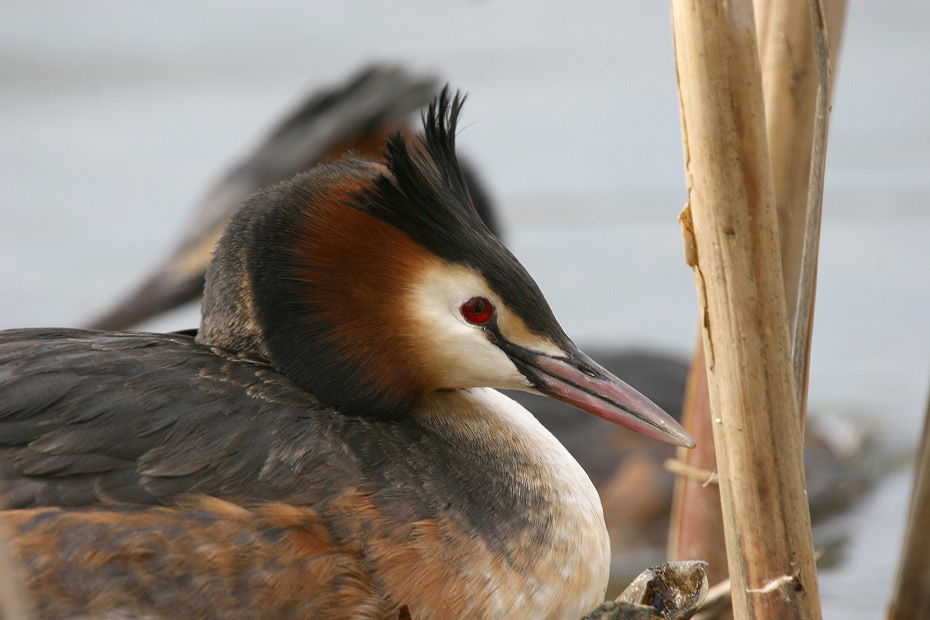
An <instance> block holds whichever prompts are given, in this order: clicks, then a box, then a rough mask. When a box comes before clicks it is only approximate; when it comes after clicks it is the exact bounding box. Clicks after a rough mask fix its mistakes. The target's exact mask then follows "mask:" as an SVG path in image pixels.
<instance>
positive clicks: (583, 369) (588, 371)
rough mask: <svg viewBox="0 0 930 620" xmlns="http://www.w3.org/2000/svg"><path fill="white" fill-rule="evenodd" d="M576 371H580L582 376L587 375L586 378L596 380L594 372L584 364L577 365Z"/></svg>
mask: <svg viewBox="0 0 930 620" xmlns="http://www.w3.org/2000/svg"><path fill="white" fill-rule="evenodd" d="M578 370H580V371H581V372H583V373H584V374H586V375H588V376H589V377H591V378H592V379H596V378H597V373H596V372H594V371H593V370H591V369H590V368H588V367H587V366H585V365H584V364H578Z"/></svg>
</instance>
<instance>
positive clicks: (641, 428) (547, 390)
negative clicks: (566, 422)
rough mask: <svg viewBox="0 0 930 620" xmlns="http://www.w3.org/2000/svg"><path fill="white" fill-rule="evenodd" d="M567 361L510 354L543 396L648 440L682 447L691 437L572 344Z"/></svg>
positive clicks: (521, 351) (529, 353)
mask: <svg viewBox="0 0 930 620" xmlns="http://www.w3.org/2000/svg"><path fill="white" fill-rule="evenodd" d="M569 353H570V357H551V356H548V355H544V354H541V353H537V352H534V351H530V350H528V349H523V348H518V347H514V348H513V349H511V350H510V355H511V357H512V358H515V361H517V362H518V366H519V367H522V370H523V371H524V374H526V375H527V376H528V378H529V379H530V381H532V382H533V384H534V385H535V386H536V389H537V390H538V391H540V392H541V393H543V394H545V395H546V396H550V397H552V398H555V399H556V400H560V401H562V402H564V403H568V404H569V405H572V406H573V407H578V408H579V409H581V410H583V411H587V412H588V413H592V414H594V415H596V416H598V417H599V418H604V419H605V420H607V421H609V422H613V423H614V424H618V425H620V426H623V427H625V428H628V429H630V430H632V431H636V432H637V433H640V434H642V435H645V436H647V437H652V438H654V439H660V440H662V441H666V442H668V443H672V444H675V445H678V446H685V447H686V448H693V447H694V446H695V443H694V439H692V437H691V435H689V434H688V431H686V430H685V429H684V428H683V427H682V426H681V424H679V423H678V422H677V421H675V418H673V417H672V416H670V415H669V414H667V413H665V412H664V411H662V409H660V408H659V406H658V405H656V404H655V403H653V402H652V401H651V400H649V399H648V398H646V397H645V396H643V395H642V394H640V393H639V392H637V391H636V390H634V389H633V388H632V387H630V386H629V385H627V384H626V383H624V382H623V381H621V380H620V379H618V378H617V377H615V376H614V375H613V374H611V373H610V372H609V371H608V370H606V369H605V368H604V367H602V366H601V365H600V364H598V363H597V362H595V361H594V360H592V359H591V358H590V357H588V356H587V355H585V354H584V353H583V352H582V351H580V350H579V349H578V348H577V347H575V346H574V345H571V350H570V351H569Z"/></svg>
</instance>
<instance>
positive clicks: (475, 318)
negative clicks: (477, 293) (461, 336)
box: [462, 297, 494, 325]
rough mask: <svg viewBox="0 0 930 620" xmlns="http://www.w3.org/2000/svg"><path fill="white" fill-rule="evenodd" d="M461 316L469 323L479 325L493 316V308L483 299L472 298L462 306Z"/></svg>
mask: <svg viewBox="0 0 930 620" xmlns="http://www.w3.org/2000/svg"><path fill="white" fill-rule="evenodd" d="M462 316H463V317H465V320H466V321H468V322H469V323H475V324H477V325H481V324H482V323H487V322H488V321H490V320H491V317H492V316H494V306H492V305H491V302H490V301H488V300H487V299H485V298H484V297H472V298H471V299H469V300H468V301H466V302H465V303H464V304H462Z"/></svg>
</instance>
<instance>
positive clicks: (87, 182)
mask: <svg viewBox="0 0 930 620" xmlns="http://www.w3.org/2000/svg"><path fill="white" fill-rule="evenodd" d="M927 40H930V4H928V3H926V2H925V1H924V0H894V1H890V2H868V1H859V2H856V1H855V0H853V1H852V2H850V7H849V12H848V15H847V23H846V31H845V36H844V41H843V48H842V53H841V57H840V59H839V66H838V76H837V81H836V88H835V92H834V106H833V115H832V120H831V133H830V143H829V157H828V164H827V181H826V191H825V198H824V220H823V235H822V243H821V255H820V256H821V260H820V269H819V283H818V291H817V315H816V322H815V331H814V341H813V353H812V369H811V382H810V411H811V417H812V418H816V417H817V416H818V415H823V416H827V415H829V416H838V417H842V418H843V419H845V420H849V421H851V422H852V423H853V424H854V425H856V426H857V427H858V428H866V429H868V430H870V431H871V432H874V433H875V434H876V436H877V437H878V441H879V444H880V445H881V449H882V450H884V451H886V452H888V453H903V454H905V455H907V454H908V453H909V452H912V451H913V449H914V447H915V444H916V440H917V437H918V436H919V434H920V429H921V425H922V421H923V412H924V409H925V406H926V402H927V401H926V399H927V390H928V378H930V103H928V101H930V80H927V76H928V75H930V53H928V52H927V46H926V41H927ZM373 61H396V62H402V63H404V64H405V65H407V66H409V67H412V68H414V69H416V70H421V71H428V72H432V73H434V74H436V75H439V76H441V77H443V78H444V79H447V80H449V81H450V82H451V83H452V84H453V85H454V86H456V87H459V88H462V89H463V90H465V91H467V92H468V93H469V95H470V98H469V102H468V104H467V108H466V113H465V122H464V125H463V129H462V132H461V134H460V136H459V144H460V148H461V150H462V151H463V152H464V153H465V154H467V156H468V157H470V159H471V160H472V161H473V162H474V163H475V165H476V166H477V167H478V169H479V170H480V172H481V173H482V176H483V177H485V178H486V179H487V182H488V185H489V187H490V189H491V191H492V193H493V195H494V198H495V199H496V202H497V203H498V204H499V205H500V208H501V210H502V219H503V223H504V225H505V228H506V231H507V239H506V240H507V242H508V243H509V245H510V246H511V247H512V249H513V250H514V252H515V253H516V254H517V255H518V256H519V257H520V258H521V259H522V260H523V262H524V263H525V264H526V266H527V268H528V269H529V271H530V272H531V273H533V274H534V276H535V277H536V278H537V280H538V281H539V283H540V287H541V288H542V289H543V291H545V292H546V293H547V296H548V298H549V301H550V303H551V305H552V307H553V309H554V310H555V312H556V314H557V315H558V316H559V317H560V319H561V321H562V323H563V326H564V327H565V328H566V331H567V332H568V333H569V334H570V335H572V336H573V338H574V339H575V340H576V341H577V342H579V343H581V344H583V345H584V344H589V343H603V344H616V345H636V346H643V347H649V348H653V349H659V350H663V351H669V352H674V353H679V354H681V355H683V356H684V355H688V354H689V352H690V350H691V347H692V344H693V340H694V335H695V329H696V311H695V293H694V285H693V280H692V276H691V273H690V270H689V269H688V268H687V267H686V265H685V264H684V260H683V257H682V249H681V240H680V232H679V230H678V225H677V222H676V216H677V213H678V211H679V210H680V209H681V207H682V206H683V204H684V202H685V198H686V197H685V189H684V181H683V174H682V157H681V138H680V130H679V113H678V95H677V89H676V82H675V66H674V54H673V48H672V35H671V24H670V16H669V8H668V5H667V4H666V3H662V2H637V3H620V2H614V3H605V2H593V1H581V2H571V3H568V2H556V1H554V0H545V1H540V0H536V1H534V2H531V1H529V0H511V1H508V2H503V1H501V0H474V1H460V2H457V3H427V2H423V1H415V0H399V1H396V2H390V3H387V2H378V1H377V0H364V1H358V2H351V3H350V2H341V3H334V2H307V3H293V2H287V1H285V0H272V1H269V2H264V3H260V4H259V3H254V4H253V3H245V2H241V3H211V2H207V3H187V2H181V1H179V0H175V1H172V2H159V3H126V2H118V1H115V0H113V1H107V2H101V1H93V2H84V3H69V2H64V1H47V2H41V3H38V2H27V1H25V0H22V1H12V0H7V1H5V2H3V3H0V328H8V327H23V326H40V325H78V324H80V323H81V322H83V321H85V320H87V319H88V318H90V317H91V316H92V315H93V314H94V313H95V312H96V311H99V310H101V309H103V308H104V307H105V306H106V305H107V303H108V302H109V301H111V300H113V299H115V298H116V297H117V296H118V295H119V294H121V293H123V292H125V291H126V290H127V289H128V288H129V287H130V286H131V285H132V284H133V283H134V282H136V281H137V280H138V279H139V278H140V277H141V276H143V275H144V274H145V273H146V271H147V269H148V268H149V267H150V266H151V265H152V264H153V263H154V262H155V261H156V260H157V259H159V258H161V257H162V256H163V255H164V254H166V253H167V252H168V250H169V249H170V246H171V243H172V241H173V240H174V239H176V238H177V237H178V234H179V232H180V231H181V230H182V228H183V226H184V222H185V218H186V217H187V215H188V214H189V212H190V209H191V207H192V206H193V204H194V203H195V201H196V199H197V198H198V197H199V196H200V195H201V193H202V192H204V191H205V188H206V184H207V182H208V181H209V180H210V179H211V178H212V177H213V175H215V174H216V172H217V171H218V170H220V169H221V168H222V167H223V166H225V165H227V164H229V163H231V162H232V161H234V160H235V158H236V157H237V155H238V154H239V153H242V152H243V151H244V150H245V149H246V148H247V147H248V146H249V145H250V144H252V143H253V142H254V141H255V140H257V139H258V137H259V136H260V135H261V134H262V131H263V130H264V129H265V128H266V127H267V126H268V124H269V123H270V122H271V120H272V119H273V118H275V117H276V116H277V115H279V114H280V113H282V112H284V111H285V110H287V109H288V108H289V107H290V106H291V105H294V104H295V103H296V102H297V101H298V99H299V97H300V96H302V95H303V94H305V93H307V92H309V91H310V90H311V89H312V88H314V87H315V86H320V85H324V84H332V83H336V82H339V81H340V80H342V79H344V78H345V76H347V75H348V74H349V73H350V72H352V71H354V70H356V69H358V68H359V67H361V66H362V65H363V64H365V63H367V62H373ZM196 322H197V311H196V309H195V308H188V309H184V310H181V311H178V312H176V313H173V314H172V315H170V316H168V317H166V318H163V319H159V320H157V321H154V322H152V323H151V324H149V325H146V326H145V327H146V328H149V329H154V330H165V329H175V328H184V327H191V326H194V325H195V324H196ZM909 490H910V471H909V469H908V467H904V468H902V469H899V470H897V472H896V473H894V474H892V475H890V476H889V477H887V478H886V479H885V480H884V482H882V483H881V484H880V485H879V486H878V487H877V488H876V489H874V490H873V491H872V492H871V493H870V494H869V495H868V496H867V497H866V498H865V500H864V501H863V502H862V503H861V504H860V505H859V506H858V508H857V509H856V510H854V511H853V512H852V513H851V514H848V515H846V516H845V517H843V518H842V519H841V521H840V523H839V525H838V526H837V527H840V528H841V529H843V530H844V531H845V532H847V534H848V536H849V540H850V544H849V546H848V547H847V550H846V552H845V556H844V559H843V560H842V561H841V562H840V563H839V565H838V566H837V567H835V568H831V569H824V570H822V571H821V573H820V580H821V593H822V599H823V606H824V611H825V616H826V617H828V618H882V617H884V614H885V609H886V606H887V601H888V598H889V595H890V592H891V587H892V583H893V578H894V571H895V566H896V562H897V557H898V554H899V552H900V546H901V542H902V535H903V534H902V533H903V524H904V514H905V508H906V506H907V501H908V493H909Z"/></svg>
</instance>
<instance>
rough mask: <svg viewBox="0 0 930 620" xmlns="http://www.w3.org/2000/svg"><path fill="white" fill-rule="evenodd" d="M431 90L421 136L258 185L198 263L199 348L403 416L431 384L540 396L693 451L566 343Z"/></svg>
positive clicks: (333, 401)
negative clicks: (494, 221) (238, 355)
mask: <svg viewBox="0 0 930 620" xmlns="http://www.w3.org/2000/svg"><path fill="white" fill-rule="evenodd" d="M463 100H464V99H463V98H462V97H460V96H459V95H455V96H454V97H453V96H452V95H451V94H450V93H449V90H448V88H447V89H444V90H443V92H442V93H441V94H440V95H439V97H438V98H437V100H436V102H434V103H433V104H432V105H431V106H430V107H429V110H428V112H427V113H426V114H425V115H424V138H423V140H422V142H419V141H410V142H408V141H407V140H406V139H405V138H403V137H402V136H400V135H395V136H393V137H392V138H390V139H389V140H388V144H387V150H386V153H385V159H386V163H380V162H374V161H367V160H363V159H358V158H351V157H350V158H346V159H342V160H340V161H337V162H334V163H330V164H326V165H322V166H317V167H315V168H313V169H312V170H310V171H308V172H306V173H303V174H300V175H298V176H296V177H295V178H294V179H292V180H291V181H288V182H286V183H283V184H281V185H278V186H276V187H274V188H271V189H269V190H267V191H263V192H260V193H259V194H256V195H255V196H254V197H253V198H252V199H251V200H250V201H249V202H248V203H247V204H246V205H245V206H244V207H243V208H242V209H241V210H240V212H239V213H238V214H237V215H236V216H235V218H234V219H233V221H232V222H231V223H230V225H229V227H228V228H227V231H226V233H225V234H224V236H223V239H222V240H221V241H220V244H219V246H218V248H217V252H216V256H215V257H214V260H213V262H212V263H211V266H210V268H209V269H208V272H207V287H206V292H205V297H204V308H203V319H202V326H201V330H200V334H199V336H198V339H199V340H200V341H201V342H204V343H208V344H212V345H216V346H223V347H227V348H232V349H236V350H242V351H246V352H250V353H253V354H257V355H260V356H263V357H265V358H267V359H268V360H269V361H270V362H271V363H272V364H273V365H274V366H275V367H276V368H277V369H278V370H279V371H281V372H282V373H283V374H285V375H286V376H287V377H288V378H290V379H291V380H292V381H294V382H295V383H297V384H298V385H300V386H302V387H304V388H305V389H307V390H309V391H310V392H312V393H313V394H314V396H316V397H317V398H318V399H319V400H320V402H321V403H323V404H325V405H327V406H330V407H333V408H336V409H338V410H339V411H341V412H343V413H346V414H350V415H365V416H383V417H390V416H401V415H403V414H404V412H405V411H407V410H409V408H411V407H413V406H415V404H416V402H417V401H418V400H419V399H421V398H423V397H424V396H426V395H427V394H431V393H434V392H436V391H439V390H454V389H459V388H469V387H494V388H508V389H521V390H527V391H534V392H540V393H543V394H546V395H549V396H552V397H553V398H557V399H559V400H562V401H565V402H567V403H569V404H572V405H575V406H577V407H579V408H581V409H583V410H585V411H588V412H590V413H593V414H595V415H598V416H600V417H603V418H605V419H608V420H610V421H613V422H616V423H618V424H621V425H623V426H627V427H629V428H631V429H633V430H635V431H637V432H640V433H643V434H646V435H649V436H652V437H656V438H659V439H662V440H665V441H670V442H672V443H676V444H679V445H686V446H692V445H694V442H693V440H692V439H691V438H690V437H689V436H688V434H687V432H686V431H685V430H684V429H683V428H681V426H680V425H678V423H677V422H675V421H674V420H673V419H672V418H671V417H670V416H668V415H667V414H665V413H664V412H663V411H662V410H661V409H659V408H658V407H657V406H656V405H654V404H653V403H652V402H651V401H649V400H648V399H646V398H645V397H643V396H642V395H640V394H639V393H637V392H636V391H635V390H633V389H632V388H631V387H629V386H628V385H626V384H625V383H623V382H622V381H620V380H619V379H618V378H616V377H614V376H613V375H611V374H610V373H609V372H608V371H606V370H605V369H603V368H602V367H601V366H599V365H598V364H597V363H596V362H594V361H593V360H591V359H590V358H589V357H588V356H586V355H585V354H584V353H582V352H581V351H579V350H578V348H577V347H576V346H575V345H574V344H573V343H572V341H571V340H570V339H569V338H568V336H566V335H565V332H564V331H563V330H562V328H561V326H560V325H559V323H558V321H556V319H555V317H554V316H553V314H552V311H551V309H550V308H549V304H548V303H547V302H546V300H545V298H544V297H543V295H542V293H541V292H540V290H539V287H538V286H537V285H536V282H535V281H534V280H533V279H532V277H530V275H529V274H528V273H527V272H526V270H525V269H524V268H523V266H522V265H521V264H520V263H519V262H518V261H517V259H516V258H514V256H513V255H512V254H511V253H510V252H509V251H508V250H507V249H506V248H505V247H504V246H503V244H501V243H500V241H498V240H497V238H496V237H494V235H493V234H491V233H490V231H488V229H487V228H486V227H485V225H484V224H483V223H482V221H481V218H480V217H479V216H478V214H477V212H476V211H475V209H474V207H473V205H472V202H471V199H470V197H469V193H468V188H467V185H466V183H465V180H464V178H463V175H462V172H461V169H460V167H459V165H458V161H457V159H456V155H455V130H456V124H457V120H458V117H459V113H460V111H461V108H462V103H463Z"/></svg>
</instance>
